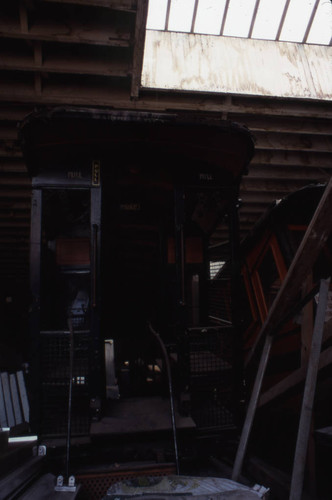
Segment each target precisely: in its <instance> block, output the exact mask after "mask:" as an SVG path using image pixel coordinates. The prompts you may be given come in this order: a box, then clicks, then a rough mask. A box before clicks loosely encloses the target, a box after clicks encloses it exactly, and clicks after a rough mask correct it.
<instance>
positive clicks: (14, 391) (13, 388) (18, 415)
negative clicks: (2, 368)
mask: <svg viewBox="0 0 332 500" xmlns="http://www.w3.org/2000/svg"><path fill="white" fill-rule="evenodd" d="M9 385H10V393H11V397H12V405H13V412H14V418H15V424H16V425H19V424H22V423H23V418H22V411H21V406H20V399H19V392H18V388H17V383H16V375H15V373H11V374H10V375H9Z"/></svg>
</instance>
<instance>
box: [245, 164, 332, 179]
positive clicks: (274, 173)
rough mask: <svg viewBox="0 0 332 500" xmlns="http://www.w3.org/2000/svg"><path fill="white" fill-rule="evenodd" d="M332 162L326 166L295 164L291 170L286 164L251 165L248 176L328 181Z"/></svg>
mask: <svg viewBox="0 0 332 500" xmlns="http://www.w3.org/2000/svg"><path fill="white" fill-rule="evenodd" d="M331 169H332V164H331V165H330V166H328V167H325V168H317V167H306V168H305V169H304V168H303V167H302V166H299V165H293V166H292V168H291V170H290V169H289V167H288V166H284V165H264V164H263V165H249V172H248V175H247V177H246V178H252V179H254V178H258V179H266V178H269V179H289V178H291V179H299V180H301V179H302V180H303V179H306V180H308V183H309V182H314V181H317V182H326V181H328V180H329V179H330V177H331Z"/></svg>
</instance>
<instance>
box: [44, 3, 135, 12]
mask: <svg viewBox="0 0 332 500" xmlns="http://www.w3.org/2000/svg"><path fill="white" fill-rule="evenodd" d="M43 1H44V2H46V3H62V4H73V5H88V6H90V7H105V8H108V9H113V10H120V11H125V12H136V9H137V0H43Z"/></svg>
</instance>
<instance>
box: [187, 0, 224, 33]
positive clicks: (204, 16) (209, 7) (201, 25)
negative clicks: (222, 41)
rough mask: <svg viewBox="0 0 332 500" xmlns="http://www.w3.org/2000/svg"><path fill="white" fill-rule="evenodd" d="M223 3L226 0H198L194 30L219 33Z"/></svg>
mask: <svg viewBox="0 0 332 500" xmlns="http://www.w3.org/2000/svg"><path fill="white" fill-rule="evenodd" d="M225 5H226V0H200V1H199V3H198V8H197V14H196V22H195V26H194V32H195V33H200V34H204V35H219V34H220V27H221V21H222V18H223V15H224V11H225Z"/></svg>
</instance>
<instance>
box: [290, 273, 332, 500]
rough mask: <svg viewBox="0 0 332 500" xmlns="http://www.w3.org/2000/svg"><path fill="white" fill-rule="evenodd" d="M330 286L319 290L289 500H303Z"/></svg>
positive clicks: (327, 281) (322, 284)
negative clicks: (305, 470)
mask: <svg viewBox="0 0 332 500" xmlns="http://www.w3.org/2000/svg"><path fill="white" fill-rule="evenodd" d="M329 286H330V279H327V280H321V284H320V289H319V302H318V308H317V313H316V319H315V327H314V333H313V336H312V343H311V351H310V357H309V364H308V371H307V377H306V381H305V386H304V394H303V401H302V408H301V415H300V424H299V431H298V435H297V442H296V449H295V457H294V467H293V473H292V481H291V489H290V496H289V500H301V497H302V489H303V478H304V468H305V463H306V456H307V448H308V439H309V433H310V425H311V417H312V409H313V402H314V396H315V390H316V381H317V373H318V364H319V356H320V351H321V347H322V339H323V331H324V322H325V313H326V306H327V299H328V292H329Z"/></svg>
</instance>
